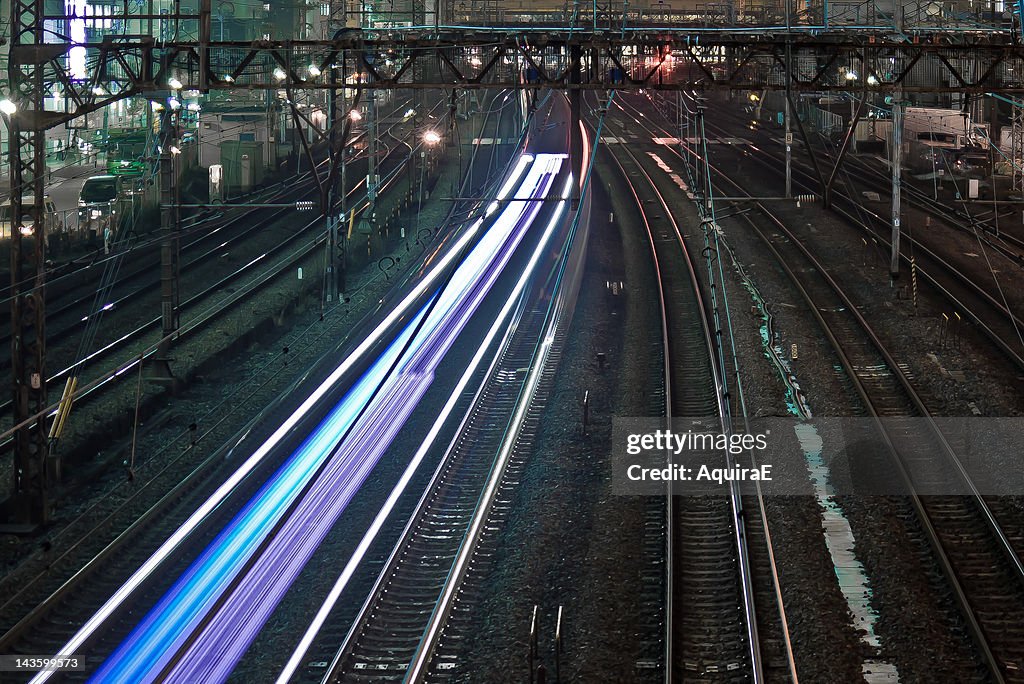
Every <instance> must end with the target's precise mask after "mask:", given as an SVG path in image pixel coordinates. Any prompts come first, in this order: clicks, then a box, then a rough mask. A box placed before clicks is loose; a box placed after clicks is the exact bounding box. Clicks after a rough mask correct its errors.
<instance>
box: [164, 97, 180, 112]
mask: <svg viewBox="0 0 1024 684" xmlns="http://www.w3.org/2000/svg"><path fill="white" fill-rule="evenodd" d="M167 104H168V105H170V107H171V110H172V111H177V110H179V109H181V100H179V99H178V98H176V97H169V98H167Z"/></svg>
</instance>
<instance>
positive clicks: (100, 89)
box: [92, 85, 107, 95]
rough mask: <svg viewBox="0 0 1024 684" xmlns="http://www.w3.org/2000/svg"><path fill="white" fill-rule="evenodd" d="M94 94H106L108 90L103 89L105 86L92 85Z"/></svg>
mask: <svg viewBox="0 0 1024 684" xmlns="http://www.w3.org/2000/svg"><path fill="white" fill-rule="evenodd" d="M92 94H93V95H106V94H107V91H106V90H104V89H103V86H100V85H97V86H93V87H92Z"/></svg>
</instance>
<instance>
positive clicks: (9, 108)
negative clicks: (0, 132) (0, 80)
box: [0, 97, 18, 116]
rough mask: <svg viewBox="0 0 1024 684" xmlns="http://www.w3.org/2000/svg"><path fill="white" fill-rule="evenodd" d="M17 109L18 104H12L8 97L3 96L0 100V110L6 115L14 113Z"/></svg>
mask: <svg viewBox="0 0 1024 684" xmlns="http://www.w3.org/2000/svg"><path fill="white" fill-rule="evenodd" d="M16 111H18V105H16V104H14V102H12V101H11V100H10V99H8V98H6V97H5V98H4V99H2V100H0V112H3V113H4V114H6V115H7V116H10V115H12V114H14V112H16Z"/></svg>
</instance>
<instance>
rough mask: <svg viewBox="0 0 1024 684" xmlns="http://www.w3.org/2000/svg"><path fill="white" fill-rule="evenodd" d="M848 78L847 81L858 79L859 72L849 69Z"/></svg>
mask: <svg viewBox="0 0 1024 684" xmlns="http://www.w3.org/2000/svg"><path fill="white" fill-rule="evenodd" d="M846 80H847V81H856V80H857V72H856V71H847V72H846Z"/></svg>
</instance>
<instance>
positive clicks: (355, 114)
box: [348, 109, 363, 121]
mask: <svg viewBox="0 0 1024 684" xmlns="http://www.w3.org/2000/svg"><path fill="white" fill-rule="evenodd" d="M348 118H350V119H352V120H353V121H359V120H361V119H362V118H363V113H362V112H360V111H359V110H358V109H353V110H352V111H351V112H349V113H348Z"/></svg>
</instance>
